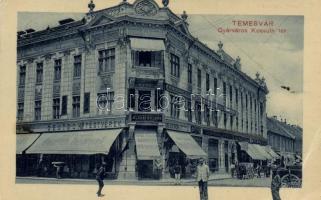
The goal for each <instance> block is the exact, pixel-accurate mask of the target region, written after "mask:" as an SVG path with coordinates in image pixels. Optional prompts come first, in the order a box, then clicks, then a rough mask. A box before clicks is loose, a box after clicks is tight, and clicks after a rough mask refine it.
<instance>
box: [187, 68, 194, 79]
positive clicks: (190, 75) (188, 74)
mask: <svg viewBox="0 0 321 200" xmlns="http://www.w3.org/2000/svg"><path fill="white" fill-rule="evenodd" d="M192 70H193V69H192V64H188V66H187V77H188V83H192Z"/></svg>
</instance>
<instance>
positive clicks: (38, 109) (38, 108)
mask: <svg viewBox="0 0 321 200" xmlns="http://www.w3.org/2000/svg"><path fill="white" fill-rule="evenodd" d="M35 120H36V121H38V120H41V101H35Z"/></svg>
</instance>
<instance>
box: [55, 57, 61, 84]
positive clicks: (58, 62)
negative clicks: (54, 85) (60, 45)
mask: <svg viewBox="0 0 321 200" xmlns="http://www.w3.org/2000/svg"><path fill="white" fill-rule="evenodd" d="M54 80H55V81H60V80H61V59H58V60H55V75H54Z"/></svg>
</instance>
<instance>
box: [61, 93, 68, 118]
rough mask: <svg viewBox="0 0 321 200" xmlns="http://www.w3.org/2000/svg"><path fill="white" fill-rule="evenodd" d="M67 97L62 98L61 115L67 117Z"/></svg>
mask: <svg viewBox="0 0 321 200" xmlns="http://www.w3.org/2000/svg"><path fill="white" fill-rule="evenodd" d="M67 105H68V96H62V103H61V115H67Z"/></svg>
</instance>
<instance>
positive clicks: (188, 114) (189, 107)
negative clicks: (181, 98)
mask: <svg viewBox="0 0 321 200" xmlns="http://www.w3.org/2000/svg"><path fill="white" fill-rule="evenodd" d="M185 105H186V106H185V111H186V117H187V120H188V121H189V122H192V103H191V102H190V101H187V102H185Z"/></svg>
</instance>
